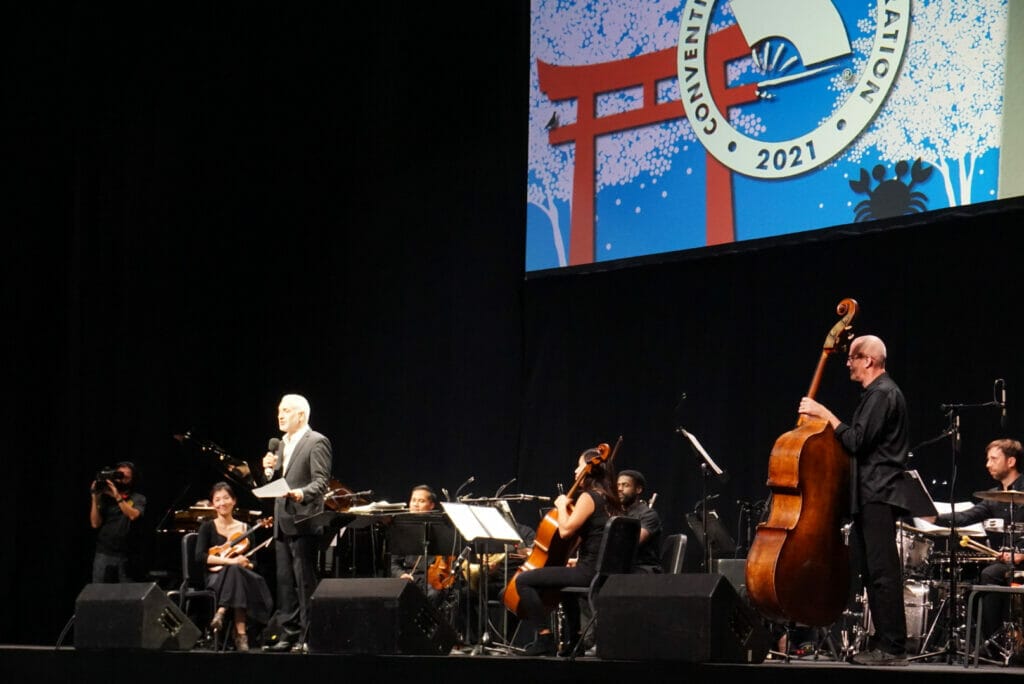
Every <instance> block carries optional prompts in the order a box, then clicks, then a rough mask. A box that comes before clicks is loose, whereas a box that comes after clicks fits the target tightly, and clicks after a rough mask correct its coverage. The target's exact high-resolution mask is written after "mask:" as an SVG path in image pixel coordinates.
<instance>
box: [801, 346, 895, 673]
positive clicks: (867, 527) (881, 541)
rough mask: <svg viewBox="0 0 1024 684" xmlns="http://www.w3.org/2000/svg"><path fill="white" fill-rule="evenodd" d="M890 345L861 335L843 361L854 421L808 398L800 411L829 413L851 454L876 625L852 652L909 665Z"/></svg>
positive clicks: (857, 538)
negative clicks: (851, 386) (854, 396)
mask: <svg viewBox="0 0 1024 684" xmlns="http://www.w3.org/2000/svg"><path fill="white" fill-rule="evenodd" d="M885 361H886V350H885V344H884V343H883V342H882V340H880V339H879V338H877V337H875V336H874V335H865V336H862V337H858V338H856V339H855V340H854V341H853V343H852V344H851V345H850V355H849V356H848V357H847V359H846V365H847V367H848V368H849V371H850V380H852V381H853V382H856V383H858V384H859V385H860V386H861V387H863V388H864V392H863V394H862V395H861V400H860V404H859V405H858V406H857V410H856V411H855V412H854V414H853V419H852V420H851V421H850V422H849V423H844V422H842V421H840V420H839V418H837V417H836V415H835V414H834V413H832V412H831V411H829V410H828V409H827V408H825V407H824V406H822V405H821V404H819V403H818V402H817V401H815V400H814V399H811V398H810V397H804V398H803V399H801V400H800V409H799V412H800V413H801V414H802V415H806V416H810V417H811V418H818V419H821V420H826V421H828V423H829V424H830V425H831V426H832V428H833V429H834V430H835V436H836V438H837V439H838V440H839V441H840V442H841V443H842V445H843V447H844V448H845V449H846V450H847V451H848V452H849V453H850V454H852V455H853V457H854V461H855V468H854V472H855V473H856V474H855V477H854V487H853V490H854V491H853V502H852V503H853V514H854V515H853V520H854V524H853V529H852V533H853V534H852V537H851V543H852V544H854V545H855V552H854V553H855V554H856V555H857V556H858V557H859V558H860V559H861V566H862V567H861V571H862V577H863V580H864V587H865V589H867V594H868V607H869V609H870V610H871V617H872V620H873V621H874V624H875V637H874V643H873V644H871V648H870V649H867V650H864V651H861V652H860V653H857V654H856V655H854V656H853V661H854V662H855V663H858V664H861V665H906V664H907V657H906V637H907V626H906V613H905V612H904V606H903V581H902V577H901V574H900V573H901V571H900V558H899V550H898V549H897V548H896V520H897V519H898V518H899V517H901V516H903V515H906V512H907V511H906V506H907V505H908V500H907V498H906V494H905V489H904V488H903V486H901V485H902V483H903V482H905V480H904V477H903V472H904V470H905V469H906V464H907V451H908V450H909V448H910V443H909V441H908V440H909V438H908V427H907V404H906V401H905V400H904V398H903V393H902V392H901V391H900V388H899V387H898V386H897V385H896V383H895V382H894V381H893V379H892V378H891V377H889V374H888V372H886V369H885Z"/></svg>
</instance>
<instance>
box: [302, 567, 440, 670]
mask: <svg viewBox="0 0 1024 684" xmlns="http://www.w3.org/2000/svg"><path fill="white" fill-rule="evenodd" d="M457 639H458V637H457V635H456V634H455V629H454V628H453V627H452V626H451V625H450V624H449V623H448V622H447V620H445V619H444V617H443V616H442V615H441V613H440V612H439V611H438V610H437V609H436V608H434V607H433V606H432V605H430V602H429V601H428V599H427V597H426V595H425V594H424V593H423V590H421V589H420V588H419V587H418V586H417V585H415V584H413V583H412V582H409V581H407V580H404V579H387V578H339V579H324V580H321V581H320V584H318V585H317V587H316V591H314V592H313V599H312V601H311V603H310V613H309V633H308V635H307V639H306V641H307V644H308V646H309V650H310V652H311V653H346V654H350V653H371V654H396V655H448V654H449V653H451V650H452V647H454V646H455V642H456V640H457Z"/></svg>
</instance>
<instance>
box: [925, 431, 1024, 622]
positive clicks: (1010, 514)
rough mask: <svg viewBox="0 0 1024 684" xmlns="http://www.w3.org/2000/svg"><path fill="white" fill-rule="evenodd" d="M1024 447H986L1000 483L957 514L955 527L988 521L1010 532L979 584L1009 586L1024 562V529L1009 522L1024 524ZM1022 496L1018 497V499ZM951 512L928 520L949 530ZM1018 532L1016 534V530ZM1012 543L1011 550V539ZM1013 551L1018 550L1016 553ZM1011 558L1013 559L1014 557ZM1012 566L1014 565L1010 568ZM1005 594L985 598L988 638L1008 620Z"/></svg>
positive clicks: (1008, 443) (1000, 443) (1004, 443)
mask: <svg viewBox="0 0 1024 684" xmlns="http://www.w3.org/2000/svg"><path fill="white" fill-rule="evenodd" d="M1022 454H1024V448H1022V447H1021V443H1020V442H1019V441H1017V440H1015V439H997V440H994V441H992V442H990V443H989V445H988V446H987V447H985V469H986V470H988V474H989V475H991V476H992V479H993V480H995V481H996V482H998V483H999V484H998V485H997V486H995V487H993V488H992V489H989V490H985V491H983V492H975V494H974V495H975V496H976V497H978V498H980V499H981V501H979V502H978V503H976V504H974V505H973V506H972V507H970V508H968V509H967V510H964V511H957V512H956V526H957V527H958V528H959V527H962V526H964V525H971V524H974V523H981V522H983V521H986V520H996V521H1001V522H1002V529H1003V530H1006V531H1008V532H1009V533H1008V534H1004V535H1003V540H1001V541H1002V542H1003V543H1000V544H998V545H997V546H998V547H999V555H998V556H997V557H995V558H993V561H992V563H990V564H989V565H987V566H985V567H984V568H982V570H981V574H980V577H979V580H978V584H998V585H1002V586H1009V584H1010V583H1011V582H1012V581H1013V568H1014V566H1018V565H1020V564H1021V563H1022V562H1024V553H1022V552H1021V550H1020V549H1021V548H1022V545H1021V544H1020V541H1021V540H1020V538H1019V537H1020V536H1024V535H1021V526H1020V525H1011V524H1010V523H1022V522H1024V475H1021V472H1020V469H1019V467H1018V464H1019V463H1020V461H1021V457H1022ZM1018 497H1019V498H1018ZM952 517H953V515H952V513H943V514H941V515H939V516H937V517H933V518H925V520H927V521H928V522H934V523H935V524H937V525H943V526H946V527H949V526H951V525H952V523H953V520H952ZM1015 530H1016V531H1015ZM1011 539H1012V541H1013V546H1012V547H1011V546H1010V545H1009V544H1010V540H1011ZM1010 548H1014V549H1017V550H1016V551H1014V552H1013V553H1011V552H1010V550H1009V549H1010ZM1011 556H1012V558H1011ZM1011 564H1012V565H1011ZM1007 599H1008V596H1007V595H1006V594H999V593H994V592H988V593H986V594H985V595H984V596H983V597H982V601H983V602H984V603H983V605H982V625H981V629H982V631H983V632H984V634H985V638H986V639H987V638H989V637H991V636H992V635H993V634H995V633H996V632H997V631H999V628H1000V627H1001V626H1002V624H1003V622H1004V621H1005V620H1007V619H1008V617H1009V613H1008V606H1009V603H1010V602H1009V601H1008V600H1007Z"/></svg>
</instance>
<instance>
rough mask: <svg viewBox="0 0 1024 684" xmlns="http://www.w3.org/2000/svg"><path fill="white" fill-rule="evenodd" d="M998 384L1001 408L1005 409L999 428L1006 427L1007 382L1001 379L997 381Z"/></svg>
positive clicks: (1000, 418)
mask: <svg viewBox="0 0 1024 684" xmlns="http://www.w3.org/2000/svg"><path fill="white" fill-rule="evenodd" d="M996 384H997V385H999V406H1000V407H1001V408H1002V409H1003V414H1002V416H1000V417H999V427H1001V428H1005V427H1006V380H1004V379H1002V378H999V379H998V380H996Z"/></svg>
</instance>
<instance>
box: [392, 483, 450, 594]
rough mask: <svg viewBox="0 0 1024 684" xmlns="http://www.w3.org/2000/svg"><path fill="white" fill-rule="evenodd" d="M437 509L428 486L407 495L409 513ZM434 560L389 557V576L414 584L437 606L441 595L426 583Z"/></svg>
mask: <svg viewBox="0 0 1024 684" xmlns="http://www.w3.org/2000/svg"><path fill="white" fill-rule="evenodd" d="M436 508H437V494H436V493H435V492H434V489H433V487H431V486H430V485H425V484H421V485H416V486H415V487H413V488H412V492H411V493H410V494H409V512H410V513H427V512H429V511H433V510H434V509H436ZM435 560H436V558H435V557H432V556H424V555H422V554H417V555H408V556H399V555H394V554H392V556H391V576H392V577H395V578H400V579H404V580H409V581H410V582H414V583H415V584H416V585H417V586H418V587H419V588H420V589H422V590H423V592H424V593H425V594H426V595H427V598H429V599H430V602H431V604H433V605H434V606H437V605H438V604H439V603H440V601H441V598H442V597H441V593H440V592H439V591H438V590H437V589H435V588H434V587H432V586H430V585H429V584H428V583H427V568H428V567H430V565H431V563H433V562H434V561H435Z"/></svg>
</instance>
